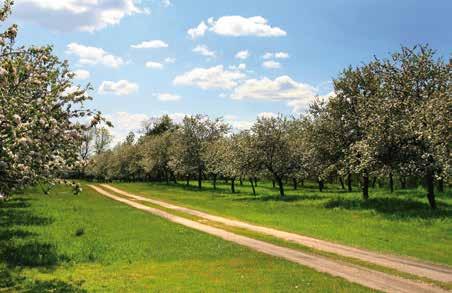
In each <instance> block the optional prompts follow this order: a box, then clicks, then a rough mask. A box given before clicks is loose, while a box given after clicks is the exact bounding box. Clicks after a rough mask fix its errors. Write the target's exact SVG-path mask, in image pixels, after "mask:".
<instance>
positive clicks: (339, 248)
mask: <svg viewBox="0 0 452 293" xmlns="http://www.w3.org/2000/svg"><path fill="white" fill-rule="evenodd" d="M101 186H102V187H104V188H108V189H110V190H111V191H114V192H116V193H118V194H121V195H124V196H127V197H130V198H134V199H137V200H140V201H147V202H150V203H152V204H155V205H159V206H162V207H164V208H167V209H172V210H177V211H180V212H184V213H187V214H190V215H193V216H197V217H200V218H204V219H206V220H210V221H214V222H218V223H222V224H225V225H228V226H232V227H238V228H243V229H247V230H249V231H254V232H258V233H262V234H266V235H270V236H273V237H276V238H279V239H282V240H285V241H290V242H294V243H297V244H301V245H304V246H307V247H310V248H313V249H316V250H321V251H325V252H329V253H334V254H337V255H341V256H345V257H351V258H355V259H359V260H362V261H365V262H368V263H373V264H377V265H380V266H383V267H387V268H391V269H395V270H398V271H400V272H405V273H408V274H412V275H417V276H420V277H426V278H429V279H431V280H436V281H440V282H445V283H450V282H452V268H449V267H446V266H442V265H436V264H430V263H426V262H422V261H418V260H413V259H409V258H404V257H399V256H394V255H385V254H380V253H376V252H372V251H368V250H365V249H359V248H355V247H350V246H346V245H341V244H336V243H332V242H328V241H325V240H320V239H316V238H312V237H307V236H303V235H300V234H296V233H290V232H285V231H280V230H277V229H273V228H268V227H263V226H258V225H254V224H249V223H246V222H242V221H237V220H232V219H228V218H224V217H220V216H214V215H211V214H208V213H205V212H201V211H198V210H194V209H190V208H186V207H181V206H178V205H174V204H170V203H167V202H164V201H161V200H155V199H150V198H147V197H142V196H137V195H134V194H132V193H129V192H126V191H123V190H121V189H118V188H115V187H113V186H110V185H107V184H101Z"/></svg>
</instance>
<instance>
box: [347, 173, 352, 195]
mask: <svg viewBox="0 0 452 293" xmlns="http://www.w3.org/2000/svg"><path fill="white" fill-rule="evenodd" d="M347 187H348V192H352V174H350V173H349V174H348V175H347Z"/></svg>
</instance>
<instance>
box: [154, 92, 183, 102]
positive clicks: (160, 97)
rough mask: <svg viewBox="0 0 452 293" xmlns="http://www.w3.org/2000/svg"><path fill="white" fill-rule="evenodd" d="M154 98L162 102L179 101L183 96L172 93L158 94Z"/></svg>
mask: <svg viewBox="0 0 452 293" xmlns="http://www.w3.org/2000/svg"><path fill="white" fill-rule="evenodd" d="M154 96H155V97H157V99H158V100H159V101H162V102H173V101H179V100H180V99H181V98H182V97H181V96H178V95H174V94H170V93H156V94H154Z"/></svg>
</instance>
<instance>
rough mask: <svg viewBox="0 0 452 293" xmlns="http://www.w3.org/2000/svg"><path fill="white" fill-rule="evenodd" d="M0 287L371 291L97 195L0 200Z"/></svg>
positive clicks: (59, 192) (32, 194) (63, 191)
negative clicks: (2, 201) (1, 201)
mask: <svg viewBox="0 0 452 293" xmlns="http://www.w3.org/2000/svg"><path fill="white" fill-rule="evenodd" d="M0 288H2V289H0V291H6V290H8V289H6V288H9V290H10V291H11V292H16V291H26V292H84V291H85V290H86V291H89V292H127V291H128V292H159V291H161V292H190V291H195V292H200V291H203V292H216V291H238V292H257V291H259V292H278V291H279V292H290V291H311V292H325V291H329V292H336V291H347V292H349V291H353V292H362V291H368V290H367V289H366V288H363V287H361V286H358V285H355V284H351V283H348V282H346V281H344V280H342V279H339V278H333V277H330V276H328V275H325V274H320V273H317V272H315V271H313V270H311V269H308V268H305V267H302V266H299V265H296V264H293V263H290V262H287V261H284V260H281V259H278V258H274V257H270V256H266V255H263V254H260V253H257V252H253V251H251V250H249V249H246V248H244V247H240V246H238V245H235V244H233V243H229V242H226V241H223V240H220V239H217V238H215V237H213V236H209V235H207V234H204V233H200V232H197V231H194V230H191V229H188V228H185V227H183V226H180V225H176V224H173V223H170V222H168V221H166V220H163V219H161V218H158V217H155V216H152V215H150V214H147V213H144V212H142V211H139V210H136V209H133V208H131V207H128V206H125V205H123V204H121V203H117V202H114V201H112V200H109V199H106V198H104V197H102V196H99V195H97V194H96V193H95V192H94V191H91V190H89V189H86V188H85V191H84V192H83V193H82V194H81V195H79V196H74V195H72V194H71V192H70V190H68V189H67V188H63V187H58V188H56V189H55V190H54V191H52V192H51V195H49V196H45V195H42V194H41V193H39V192H36V191H33V190H29V191H27V192H25V193H24V194H20V195H17V196H16V197H15V198H14V199H12V200H10V201H8V202H4V203H0Z"/></svg>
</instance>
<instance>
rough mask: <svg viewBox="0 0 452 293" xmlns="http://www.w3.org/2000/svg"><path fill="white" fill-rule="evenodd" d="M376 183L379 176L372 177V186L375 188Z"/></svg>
mask: <svg viewBox="0 0 452 293" xmlns="http://www.w3.org/2000/svg"><path fill="white" fill-rule="evenodd" d="M375 183H377V176H375V177H374V178H373V179H372V188H375Z"/></svg>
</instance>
